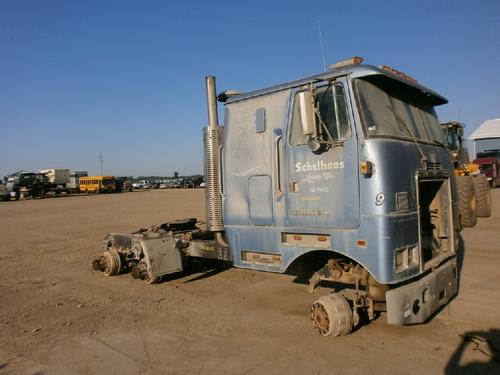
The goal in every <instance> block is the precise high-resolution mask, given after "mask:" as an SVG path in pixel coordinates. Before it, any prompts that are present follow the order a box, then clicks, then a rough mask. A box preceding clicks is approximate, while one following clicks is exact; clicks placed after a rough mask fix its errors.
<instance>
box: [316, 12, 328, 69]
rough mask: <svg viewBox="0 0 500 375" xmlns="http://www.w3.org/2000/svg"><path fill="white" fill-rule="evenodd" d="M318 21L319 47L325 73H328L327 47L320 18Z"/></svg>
mask: <svg viewBox="0 0 500 375" xmlns="http://www.w3.org/2000/svg"><path fill="white" fill-rule="evenodd" d="M317 21H318V35H319V45H320V46H321V60H322V62H323V71H324V72H326V63H325V47H324V46H323V34H321V23H320V22H319V16H318V18H317Z"/></svg>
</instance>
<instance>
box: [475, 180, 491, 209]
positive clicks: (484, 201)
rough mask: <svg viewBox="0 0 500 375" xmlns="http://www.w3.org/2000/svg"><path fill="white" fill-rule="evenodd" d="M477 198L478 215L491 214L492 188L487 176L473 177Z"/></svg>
mask: <svg viewBox="0 0 500 375" xmlns="http://www.w3.org/2000/svg"><path fill="white" fill-rule="evenodd" d="M472 182H473V183H474V191H475V192H476V199H477V216H478V217H490V216H491V189H490V184H489V183H488V179H487V178H486V176H483V175H479V176H476V177H474V178H473V179H472Z"/></svg>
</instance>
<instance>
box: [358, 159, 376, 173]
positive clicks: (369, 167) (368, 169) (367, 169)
mask: <svg viewBox="0 0 500 375" xmlns="http://www.w3.org/2000/svg"><path fill="white" fill-rule="evenodd" d="M359 171H360V172H361V174H362V175H364V176H365V177H370V176H371V175H372V174H373V163H372V162H371V161H368V160H364V161H362V162H361V163H360V164H359Z"/></svg>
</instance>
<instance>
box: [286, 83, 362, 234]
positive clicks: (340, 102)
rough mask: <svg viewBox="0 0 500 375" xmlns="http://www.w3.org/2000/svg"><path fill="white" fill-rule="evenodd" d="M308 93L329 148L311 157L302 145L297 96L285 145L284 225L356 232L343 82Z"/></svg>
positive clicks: (354, 167) (354, 175) (352, 151)
mask: <svg viewBox="0 0 500 375" xmlns="http://www.w3.org/2000/svg"><path fill="white" fill-rule="evenodd" d="M314 89H315V98H316V108H317V116H316V119H317V123H318V124H317V126H318V128H319V127H322V130H324V132H323V133H324V134H329V136H328V140H329V143H330V144H329V145H323V147H322V149H321V150H319V151H317V152H314V153H313V151H311V149H310V148H309V146H308V145H307V144H306V138H305V136H304V133H303V130H302V129H303V127H302V121H301V116H300V101H299V100H297V93H298V92H300V90H298V91H297V92H296V93H295V94H294V95H293V97H292V105H291V112H292V113H291V116H289V125H288V134H287V142H285V155H286V157H285V160H286V168H285V169H286V174H285V204H286V224H287V226H294V227H304V228H356V227H358V226H359V221H360V219H359V182H358V175H359V172H358V153H357V138H356V133H355V130H354V126H353V125H352V124H353V118H352V116H351V114H352V112H351V111H350V110H349V107H348V103H349V97H348V92H347V89H346V85H345V81H344V82H343V83H339V82H336V83H325V82H323V83H322V84H320V85H318V86H316V87H315V88H314ZM325 128H326V129H325Z"/></svg>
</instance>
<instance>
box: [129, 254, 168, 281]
mask: <svg viewBox="0 0 500 375" xmlns="http://www.w3.org/2000/svg"><path fill="white" fill-rule="evenodd" d="M132 277H133V278H134V279H140V280H143V281H145V282H147V283H148V284H157V283H159V282H160V281H161V279H162V277H161V276H152V275H151V274H150V273H149V271H148V267H147V265H146V262H145V261H144V259H142V260H141V261H140V262H139V263H138V264H137V265H136V266H134V267H133V268H132Z"/></svg>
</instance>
